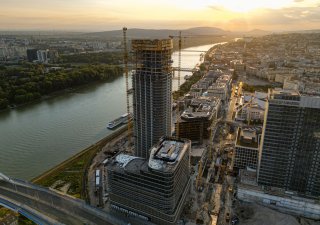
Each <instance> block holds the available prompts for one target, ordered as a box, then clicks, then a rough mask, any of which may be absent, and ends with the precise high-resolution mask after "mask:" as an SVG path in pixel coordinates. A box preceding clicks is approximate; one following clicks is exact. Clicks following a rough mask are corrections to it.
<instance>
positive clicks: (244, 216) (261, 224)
mask: <svg viewBox="0 0 320 225" xmlns="http://www.w3.org/2000/svg"><path fill="white" fill-rule="evenodd" d="M235 212H236V214H237V216H238V217H239V219H240V223H239V225H320V222H319V221H312V220H307V219H303V218H297V217H295V216H291V215H288V214H284V213H281V212H278V211H275V210H272V209H269V208H267V207H263V206H261V205H257V204H253V203H241V204H239V205H238V206H237V207H236V209H235Z"/></svg>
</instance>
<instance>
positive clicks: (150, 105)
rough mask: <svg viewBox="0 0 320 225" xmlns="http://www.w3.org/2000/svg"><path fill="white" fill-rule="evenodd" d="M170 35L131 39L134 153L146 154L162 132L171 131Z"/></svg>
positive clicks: (167, 133) (145, 155)
mask: <svg viewBox="0 0 320 225" xmlns="http://www.w3.org/2000/svg"><path fill="white" fill-rule="evenodd" d="M172 48H173V42H172V40H171V39H161V40H132V51H133V57H134V60H135V65H136V68H135V74H134V75H133V76H132V85H133V90H134V91H133V114H134V136H135V155H136V156H138V157H142V158H146V159H147V158H148V157H149V150H150V149H151V147H152V145H154V144H156V143H157V142H158V141H159V139H160V138H161V137H162V136H170V135H171V92H172V74H171V71H172V70H171V64H172V59H171V54H172Z"/></svg>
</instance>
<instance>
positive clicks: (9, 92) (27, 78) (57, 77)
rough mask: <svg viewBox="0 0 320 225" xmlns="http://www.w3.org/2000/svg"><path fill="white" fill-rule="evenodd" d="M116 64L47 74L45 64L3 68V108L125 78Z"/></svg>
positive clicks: (0, 101) (0, 105)
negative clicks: (55, 93)
mask: <svg viewBox="0 0 320 225" xmlns="http://www.w3.org/2000/svg"><path fill="white" fill-rule="evenodd" d="M122 73H123V69H122V68H121V67H120V66H115V65H103V64H100V65H85V66H78V67H72V68H61V69H60V70H58V71H51V72H46V70H45V68H44V66H43V65H33V64H26V65H23V66H18V67H1V68H0V109H4V108H7V107H8V105H9V104H23V103H27V102H30V101H33V100H36V99H40V98H41V97H42V96H43V95H48V94H50V93H52V92H55V91H59V90H63V89H66V88H71V87H76V86H79V85H83V84H88V83H90V82H93V81H106V80H109V79H113V78H115V77H117V76H120V75H122Z"/></svg>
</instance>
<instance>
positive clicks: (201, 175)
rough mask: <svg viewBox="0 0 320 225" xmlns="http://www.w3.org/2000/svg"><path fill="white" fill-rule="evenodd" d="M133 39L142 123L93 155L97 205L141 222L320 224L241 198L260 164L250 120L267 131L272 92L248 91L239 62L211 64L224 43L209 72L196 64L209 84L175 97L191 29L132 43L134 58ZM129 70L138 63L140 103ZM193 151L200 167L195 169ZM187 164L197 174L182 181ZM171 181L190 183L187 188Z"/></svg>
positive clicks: (128, 58)
mask: <svg viewBox="0 0 320 225" xmlns="http://www.w3.org/2000/svg"><path fill="white" fill-rule="evenodd" d="M123 34H124V65H125V70H124V71H125V76H126V88H127V111H128V113H130V112H133V122H129V123H128V124H127V132H125V133H123V134H122V135H121V136H119V138H117V139H115V140H114V141H113V142H110V143H109V144H108V145H106V146H105V147H104V148H103V149H102V151H101V152H99V153H98V154H97V155H96V157H95V158H94V159H93V161H92V162H93V163H92V165H91V168H90V172H89V177H88V183H89V184H90V185H89V192H90V201H91V204H93V205H96V206H98V207H101V208H103V209H104V210H106V211H112V212H113V213H115V214H117V215H119V216H121V217H123V216H124V215H125V218H127V220H128V222H130V223H131V224H139V222H137V221H139V220H143V221H144V223H148V222H150V224H152V223H153V224H154V223H155V224H181V225H182V224H188V225H196V224H199V225H200V224H211V225H217V224H219V225H220V224H221V225H222V224H232V225H235V224H249V225H251V224H252V225H255V224H276V225H282V224H293V225H294V224H303V225H307V224H310V225H314V224H316V223H313V222H312V221H309V220H305V219H297V218H296V217H293V216H289V215H287V214H282V213H278V212H276V211H274V210H272V209H268V208H266V207H264V206H260V205H259V206H255V205H254V204H252V203H244V202H242V201H239V200H238V199H237V183H238V180H237V175H238V170H239V169H243V168H244V167H250V168H253V169H255V168H256V166H257V154H258V150H257V149H258V146H257V145H258V143H259V136H260V134H261V129H259V128H257V129H256V128H254V129H253V128H252V124H250V123H254V124H256V123H258V127H259V122H260V121H261V118H262V117H263V115H262V114H261V112H262V109H264V104H263V103H264V101H265V99H264V98H265V95H264V94H263V93H256V94H255V95H247V94H245V93H243V90H242V86H243V84H242V83H241V82H240V83H236V82H235V81H233V80H232V69H231V68H230V66H225V67H224V68H221V66H215V65H214V60H208V59H207V58H208V57H206V56H207V55H214V54H215V51H219V49H220V46H219V45H218V46H215V47H214V48H211V49H210V51H209V52H207V53H206V56H204V57H203V56H202V58H203V59H206V60H205V61H203V63H202V69H201V70H200V69H196V70H195V69H194V68H190V71H192V73H193V74H192V75H191V78H192V76H193V75H195V74H196V75H197V76H199V75H200V77H201V78H200V80H197V81H196V82H195V83H193V84H192V85H190V89H189V91H188V92H187V93H186V94H184V95H183V96H180V97H179V98H178V99H176V100H175V101H173V100H172V80H174V79H178V90H179V87H180V83H181V82H180V71H181V70H180V69H181V49H182V44H181V43H182V41H181V40H182V38H183V36H182V35H181V33H180V34H179V35H177V36H171V37H170V38H169V39H161V40H132V41H131V48H132V49H131V50H132V51H131V52H130V53H131V55H129V53H128V52H129V51H128V49H127V44H126V43H127V41H128V40H127V36H126V35H127V34H126V29H124V30H123ZM174 38H177V39H178V43H179V48H178V56H179V58H178V68H173V67H172V63H173V61H172V59H171V55H172V49H173V45H172V43H173V41H172V39H174ZM129 64H132V65H134V68H133V71H134V72H133V74H132V90H133V99H132V104H130V98H129V86H130V85H129V76H128V73H129V67H128V65H129ZM184 69H185V68H184ZM173 70H175V71H177V72H178V74H177V77H173ZM239 127H240V128H239ZM255 127H257V126H255ZM252 129H253V130H252ZM163 136H167V137H166V138H165V139H161V137H163ZM168 137H170V138H168ZM172 138H173V139H172ZM159 140H160V142H159ZM163 140H165V141H163ZM185 140H191V143H190V145H189V144H188V146H189V147H188V148H189V150H188V151H190V152H188V151H182V150H181V149H182V148H181V146H180V147H179V145H181V143H187V142H185ZM168 143H170V144H168ZM179 143H180V144H179ZM188 154H190V164H188V163H187V164H185V162H186V161H185V160H184V159H185V158H184V157H186V156H187V155H188ZM180 157H182V158H180ZM147 162H148V163H147ZM235 163H236V164H235ZM182 167H183V168H184V171H185V172H186V171H189V173H185V175H184V179H183V181H182V180H180V179H181V178H180V177H179V175H177V174H180V173H181V171H180V169H179V168H182ZM169 174H171V175H169ZM168 176H175V177H176V179H177V180H180V182H178V183H179V185H178V183H177V180H175V179H173V180H172V179H171V180H170V179H169V178H168ZM164 180H167V182H169V183H170V184H172V185H177V188H176V189H171V186H170V185H169V186H168V187H167V188H165V189H161V188H160V186H161V185H164V186H165V185H168V183H166V182H164V183H163V181H164ZM157 183H158V184H161V185H160V186H159V187H157ZM117 187H119V188H117ZM149 187H152V189H153V190H151V189H149ZM161 187H162V186H161ZM178 190H179V191H178ZM124 192H126V193H124ZM122 193H123V194H122ZM155 193H156V194H155ZM166 195H168V196H173V195H174V196H180V197H181V199H182V200H181V201H179V202H176V201H173V200H172V199H171V200H170V198H168V197H166ZM124 196H126V197H124ZM156 196H157V197H156ZM180 197H178V198H180ZM167 201H169V202H167ZM169 203H170V204H169ZM156 204H159V205H158V206H157V205H156ZM166 205H167V206H166ZM164 206H166V207H164ZM160 208H161V210H160ZM174 209H176V210H174ZM157 211H158V212H157ZM269 215H274V217H272V218H269ZM135 219H138V220H137V221H135ZM278 220H279V221H278ZM284 221H286V222H285V223H284Z"/></svg>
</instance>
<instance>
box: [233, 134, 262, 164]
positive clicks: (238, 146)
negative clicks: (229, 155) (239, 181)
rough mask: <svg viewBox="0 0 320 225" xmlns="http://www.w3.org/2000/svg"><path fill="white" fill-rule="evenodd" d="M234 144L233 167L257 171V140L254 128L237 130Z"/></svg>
mask: <svg viewBox="0 0 320 225" xmlns="http://www.w3.org/2000/svg"><path fill="white" fill-rule="evenodd" d="M237 134H238V135H237V138H236V143H235V158H234V167H236V168H238V169H245V168H247V167H249V168H252V169H255V170H256V169H257V167H258V156H259V139H258V135H257V131H256V129H254V128H239V129H238V133H237Z"/></svg>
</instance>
